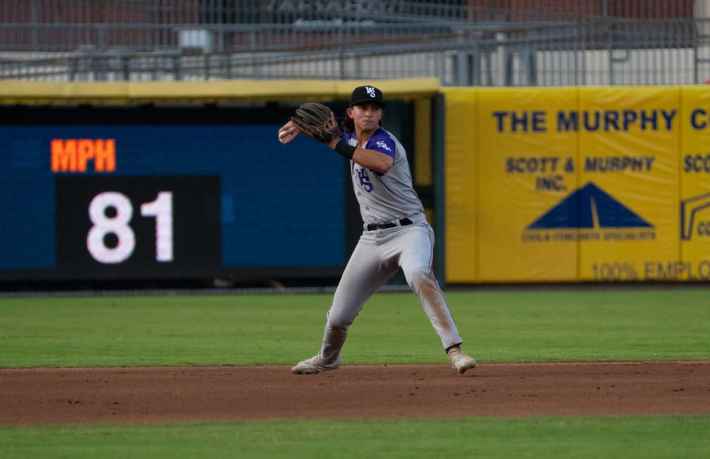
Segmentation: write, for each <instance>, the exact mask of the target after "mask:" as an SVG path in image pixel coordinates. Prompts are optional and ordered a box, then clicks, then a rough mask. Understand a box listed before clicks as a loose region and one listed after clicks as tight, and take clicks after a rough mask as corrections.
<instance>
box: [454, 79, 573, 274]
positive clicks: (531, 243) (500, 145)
mask: <svg viewBox="0 0 710 459" xmlns="http://www.w3.org/2000/svg"><path fill="white" fill-rule="evenodd" d="M576 107H577V90H576V89H560V88H554V89H552V88H550V89H514V88H506V89H492V90H483V91H481V92H480V94H479V101H478V119H479V129H478V135H477V136H476V137H477V138H478V149H477V153H478V157H479V172H480V173H479V175H478V182H479V184H480V185H479V186H480V191H479V193H480V196H481V199H480V202H479V205H478V218H479V224H478V229H479V232H478V235H479V237H478V242H479V249H478V250H479V280H481V281H484V282H516V281H525V282H528V281H533V282H536V281H574V280H577V274H578V272H577V241H575V240H574V239H567V238H556V237H555V235H554V234H552V235H551V234H550V233H549V232H547V231H540V225H541V224H542V225H544V224H546V222H545V221H543V220H545V218H546V217H545V215H546V214H547V213H548V212H549V210H550V209H551V208H553V207H554V206H555V205H556V204H557V203H559V202H560V201H561V200H562V199H564V197H565V196H567V195H569V194H570V193H571V192H573V191H574V190H575V189H576V188H577V176H576V170H575V162H576V155H577V134H576V132H573V131H566V130H560V129H558V128H557V117H558V113H560V112H561V111H567V110H575V109H576ZM447 199H449V197H448V196H447ZM550 218H552V219H556V218H557V216H552V217H550Z"/></svg>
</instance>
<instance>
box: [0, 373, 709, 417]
mask: <svg viewBox="0 0 710 459" xmlns="http://www.w3.org/2000/svg"><path fill="white" fill-rule="evenodd" d="M631 414H634V415H646V414H710V362H683V363H678V362H673V363H611V364H610V363H584V364H573V363H565V364H537V365H527V364H512V365H504V364H488V365H481V366H480V367H479V368H477V369H476V370H474V371H473V372H472V373H470V375H467V376H458V375H456V374H455V373H454V372H453V370H451V369H449V368H448V367H445V366H421V365H419V366H413V365H392V366H386V365H382V366H365V365H352V366H346V367H343V368H341V369H339V370H337V371H332V372H328V373H325V374H322V375H316V376H295V375H292V374H291V373H290V372H289V369H288V368H287V367H281V366H278V367H277V366H265V367H187V368H113V369H0V424H2V425H28V424H45V423H95V422H108V423H167V422H174V421H204V420H210V421H212V420H214V421H224V420H254V419H273V418H356V419H357V418H359V419H362V418H403V417H407V418H415V417H420V418H423V417H440V418H445V417H464V416H532V415H534V416H538V415H631Z"/></svg>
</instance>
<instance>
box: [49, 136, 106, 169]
mask: <svg viewBox="0 0 710 459" xmlns="http://www.w3.org/2000/svg"><path fill="white" fill-rule="evenodd" d="M51 150H52V172H86V171H87V169H88V166H89V161H91V160H93V161H94V170H95V171H96V172H115V171H116V139H52V142H51Z"/></svg>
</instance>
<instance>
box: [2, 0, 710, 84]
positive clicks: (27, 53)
mask: <svg viewBox="0 0 710 459" xmlns="http://www.w3.org/2000/svg"><path fill="white" fill-rule="evenodd" d="M706 3H710V2H706V1H704V0H695V1H693V0H677V1H673V2H669V1H667V0H595V1H594V0H593V1H581V0H498V1H493V0H468V1H466V0H445V1H438V2H433V1H404V0H401V1H400V0H263V1H257V0H153V1H147V0H104V1H101V2H97V1H94V0H5V1H3V2H0V79H32V80H59V81H124V80H125V81H145V80H210V79H235V78H249V79H284V78H285V79H305V78H308V79H310V78H317V79H389V78H411V77H437V78H439V79H440V80H441V82H442V83H443V84H445V85H480V86H516V85H526V86H528V85H529V86H555V85H610V84H682V83H701V82H704V81H705V80H706V79H709V78H710V43H709V42H708V37H710V34H709V33H708V31H710V28H709V27H708V26H709V23H708V20H706V19H704V16H705V14H706V13H708V12H709V11H707V8H706V7H707V5H706Z"/></svg>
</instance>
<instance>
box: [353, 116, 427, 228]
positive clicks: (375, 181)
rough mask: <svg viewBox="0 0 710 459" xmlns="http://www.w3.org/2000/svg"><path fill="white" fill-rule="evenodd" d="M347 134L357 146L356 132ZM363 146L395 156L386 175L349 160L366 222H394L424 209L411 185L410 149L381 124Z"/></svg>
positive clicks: (356, 192) (357, 196)
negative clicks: (408, 151) (408, 152)
mask: <svg viewBox="0 0 710 459" xmlns="http://www.w3.org/2000/svg"><path fill="white" fill-rule="evenodd" d="M344 138H345V140H346V141H347V142H348V143H349V144H350V145H351V146H353V147H356V146H358V145H357V139H356V138H355V136H354V135H353V134H350V133H346V134H344ZM363 147H364V148H366V149H368V150H375V151H378V152H380V153H383V154H385V155H388V156H390V157H391V158H392V159H393V160H394V163H393V164H392V168H391V169H390V170H389V171H388V172H387V173H386V174H384V175H381V174H377V173H374V172H372V171H370V170H368V169H366V168H364V167H362V166H360V165H359V164H357V163H355V161H353V160H350V170H351V175H352V181H353V189H354V190H355V196H356V198H357V201H358V203H359V204H360V214H361V215H362V220H363V222H364V223H365V225H368V224H371V223H386V222H391V221H395V220H399V219H402V218H405V217H412V216H414V215H417V214H421V213H423V212H424V208H423V206H422V203H421V201H420V200H419V197H418V196H417V193H416V191H414V188H413V187H412V175H411V173H410V172H409V161H407V152H406V150H405V149H404V147H403V146H402V144H401V143H400V142H399V140H397V138H396V137H395V136H394V135H392V134H391V133H390V132H389V131H386V130H385V129H382V128H379V129H378V130H377V131H375V132H374V133H373V134H372V135H371V136H370V138H369V139H368V140H367V143H366V145H363Z"/></svg>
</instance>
